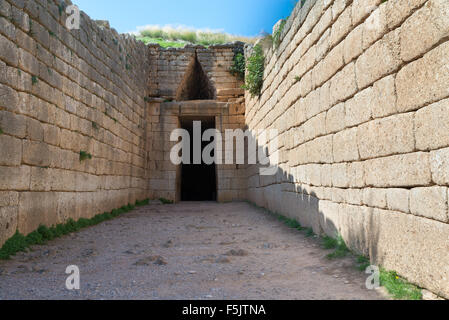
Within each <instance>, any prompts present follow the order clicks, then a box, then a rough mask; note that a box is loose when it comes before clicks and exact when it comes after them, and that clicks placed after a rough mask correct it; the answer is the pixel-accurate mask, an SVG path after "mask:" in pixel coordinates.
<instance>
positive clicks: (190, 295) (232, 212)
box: [0, 202, 382, 300]
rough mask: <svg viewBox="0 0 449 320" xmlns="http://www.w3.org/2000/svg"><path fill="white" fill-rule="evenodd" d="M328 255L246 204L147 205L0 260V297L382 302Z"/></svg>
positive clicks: (348, 263) (360, 277)
mask: <svg viewBox="0 0 449 320" xmlns="http://www.w3.org/2000/svg"><path fill="white" fill-rule="evenodd" d="M328 253H329V251H326V250H323V249H322V248H321V247H320V242H319V240H318V239H314V238H306V237H305V235H304V233H301V232H298V231H296V230H292V229H289V228H288V227H287V226H285V225H283V224H282V223H281V222H279V221H277V220H276V219H275V218H274V217H272V216H270V215H268V214H266V213H265V212H264V211H263V210H260V209H257V208H255V207H252V206H250V205H249V204H246V203H229V204H217V203H208V202H206V203H181V204H176V205H158V204H152V205H149V206H146V207H142V208H139V209H136V210H135V211H133V212H130V213H128V214H125V215H124V216H122V217H120V218H117V219H115V220H111V221H108V222H105V223H103V224H101V225H98V226H96V227H91V228H88V229H84V230H82V231H80V232H79V233H76V234H73V235H70V236H66V237H64V238H61V239H57V240H54V241H51V242H50V243H49V244H48V245H45V246H36V247H33V248H32V251H30V252H27V253H21V254H19V255H17V256H16V257H14V258H13V259H12V260H10V261H0V299H204V300H208V299H210V300H221V299H262V300H264V299H357V300H362V299H382V297H381V295H380V294H379V293H378V292H376V291H369V290H367V289H365V286H364V283H365V280H366V275H365V274H363V273H361V272H360V271H358V270H357V269H355V267H354V264H353V260H352V258H346V259H342V260H336V261H329V260H328V259H327V258H326V257H325V256H326V254H328ZM69 265H76V266H78V267H79V269H80V274H81V290H79V291H69V290H67V289H66V288H65V282H66V278H67V277H68V275H66V274H65V270H66V267H67V266H69Z"/></svg>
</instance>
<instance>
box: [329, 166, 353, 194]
mask: <svg viewBox="0 0 449 320" xmlns="http://www.w3.org/2000/svg"><path fill="white" fill-rule="evenodd" d="M332 185H333V186H334V187H337V188H348V187H349V178H348V168H347V164H346V163H340V164H333V165H332Z"/></svg>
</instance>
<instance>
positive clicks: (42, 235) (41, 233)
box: [0, 199, 149, 260]
mask: <svg viewBox="0 0 449 320" xmlns="http://www.w3.org/2000/svg"><path fill="white" fill-rule="evenodd" d="M148 204H149V199H146V200H143V201H136V203H135V204H134V205H132V204H128V205H127V206H123V207H121V208H120V209H114V210H112V211H111V212H105V213H103V214H99V215H96V216H95V217H93V218H91V219H85V218H81V219H79V220H78V221H74V220H73V219H69V220H68V221H67V222H66V223H65V224H58V225H56V226H53V227H51V228H48V227H46V226H40V227H39V228H38V229H37V230H36V231H33V232H32V233H30V234H29V235H27V236H24V235H23V234H21V233H20V232H19V231H17V232H16V234H15V235H14V236H13V237H11V238H10V239H8V240H7V241H6V242H5V244H4V245H3V247H2V248H1V249H0V260H7V259H9V258H10V257H11V256H14V255H16V254H17V253H18V252H25V251H26V249H28V248H29V247H30V246H33V245H43V244H46V243H47V242H48V241H51V240H53V239H56V238H60V237H62V236H64V235H67V234H70V233H74V232H77V231H79V230H81V229H84V228H87V227H91V226H95V225H98V224H100V223H102V222H104V221H108V220H111V219H114V218H116V217H118V216H120V215H122V214H125V213H127V212H130V211H132V210H134V209H135V208H136V207H140V206H145V205H148Z"/></svg>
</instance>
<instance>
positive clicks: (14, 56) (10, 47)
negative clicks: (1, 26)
mask: <svg viewBox="0 0 449 320" xmlns="http://www.w3.org/2000/svg"><path fill="white" fill-rule="evenodd" d="M0 48H2V50H1V51H0V59H1V60H3V61H5V62H6V63H8V64H9V65H11V66H13V67H17V63H18V61H19V54H18V51H19V49H18V48H17V46H16V45H15V44H14V43H13V42H12V41H10V40H9V39H7V38H6V37H4V36H2V35H1V34H0Z"/></svg>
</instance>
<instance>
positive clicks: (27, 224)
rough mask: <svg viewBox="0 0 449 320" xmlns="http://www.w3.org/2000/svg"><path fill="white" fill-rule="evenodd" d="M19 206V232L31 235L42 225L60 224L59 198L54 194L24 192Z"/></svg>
mask: <svg viewBox="0 0 449 320" xmlns="http://www.w3.org/2000/svg"><path fill="white" fill-rule="evenodd" d="M19 203H20V205H19V223H18V227H19V231H20V232H21V233H22V234H25V235H27V234H29V233H31V232H33V231H34V230H36V229H37V228H38V227H39V226H40V225H46V226H48V227H50V226H52V225H55V224H57V223H58V219H57V196H56V194H55V193H52V192H22V193H21V194H20V202H19Z"/></svg>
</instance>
